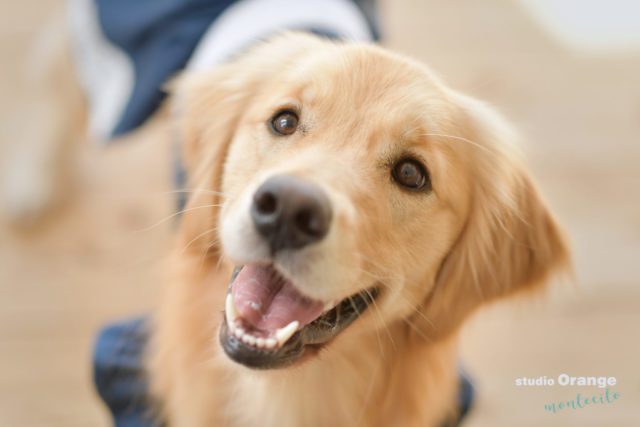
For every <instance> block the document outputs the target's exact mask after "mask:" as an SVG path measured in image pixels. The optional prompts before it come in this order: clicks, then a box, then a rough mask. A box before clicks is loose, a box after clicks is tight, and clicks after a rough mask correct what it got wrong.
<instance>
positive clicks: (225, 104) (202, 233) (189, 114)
mask: <svg viewBox="0 0 640 427" xmlns="http://www.w3.org/2000/svg"><path fill="white" fill-rule="evenodd" d="M233 68H234V67H233V66H231V65H226V66H223V67H221V68H219V69H217V70H215V71H211V72H207V73H202V74H196V75H185V76H183V77H181V78H180V79H179V80H177V81H176V82H174V85H173V87H174V94H173V105H172V106H173V115H174V121H175V123H176V125H177V126H176V128H177V129H176V131H175V134H176V136H177V137H178V138H179V140H180V143H181V149H182V159H181V160H182V163H183V165H182V166H183V167H184V168H185V169H186V175H187V183H186V189H185V191H187V195H188V201H187V204H186V206H185V209H184V211H183V213H182V219H181V232H180V244H181V247H182V248H184V249H185V250H195V251H202V250H203V249H204V250H209V249H211V250H215V249H216V247H215V246H213V247H211V248H209V247H208V245H207V244H206V242H212V241H214V240H215V238H216V235H217V234H216V233H215V231H214V230H215V227H216V225H217V213H218V210H219V208H218V206H219V205H220V204H221V203H222V202H223V197H222V196H221V193H220V188H221V180H222V173H223V167H224V160H225V158H226V155H227V150H228V147H229V144H230V143H231V140H232V139H233V136H234V133H235V129H236V127H237V124H238V121H239V119H240V115H241V112H242V107H243V105H245V103H246V102H247V101H248V98H249V96H250V93H249V91H248V90H240V91H238V90H237V89H236V88H235V87H234V86H235V85H234V84H233V81H232V79H231V77H232V76H234V74H233V73H234V70H233Z"/></svg>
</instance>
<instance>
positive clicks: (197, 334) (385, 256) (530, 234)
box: [148, 33, 569, 427]
mask: <svg viewBox="0 0 640 427" xmlns="http://www.w3.org/2000/svg"><path fill="white" fill-rule="evenodd" d="M174 86H175V88H174V89H175V94H174V98H173V110H174V111H175V112H176V113H177V115H178V116H179V119H178V123H177V129H178V134H179V135H180V137H181V139H182V141H183V142H184V157H185V163H186V166H187V169H188V172H189V177H190V188H191V190H192V196H191V198H190V200H189V202H188V206H187V209H186V211H185V213H184V215H183V219H182V224H181V229H180V232H179V242H178V244H177V245H176V250H175V254H174V255H173V258H172V262H171V268H172V273H171V276H170V279H169V280H168V284H167V287H166V292H165V294H164V296H163V299H162V303H161V307H160V308H159V310H158V312H157V315H156V317H155V327H154V335H153V343H152V347H151V349H150V352H149V354H150V359H149V365H148V366H149V372H150V376H151V377H150V378H151V384H152V390H153V394H154V396H155V397H156V398H157V400H158V401H159V408H160V411H161V413H162V415H163V417H165V419H166V420H167V421H168V422H169V424H170V425H174V426H224V425H227V426H274V427H275V426H278V427H294V426H295V427H299V426H355V425H361V426H389V425H398V426H438V425H441V424H442V423H443V422H446V421H455V401H456V393H457V388H458V378H459V377H458V372H457V363H458V360H457V357H456V335H457V331H458V330H459V328H460V326H461V324H462V323H463V322H464V320H465V319H466V318H467V317H468V316H469V314H470V313H471V312H472V311H473V310H474V309H476V308H477V307H479V306H481V305H483V304H486V303H488V302H490V301H493V300H495V299H497V298H500V297H504V296H507V295H511V294H514V293H516V292H519V291H524V290H532V289H536V288H537V287H539V286H540V285H541V284H542V283H543V282H544V281H545V280H546V279H547V278H548V276H549V274H550V273H551V272H552V271H553V270H554V269H556V268H558V267H562V266H563V265H566V264H567V263H568V258H569V255H568V249H567V244H566V241H565V237H564V234H563V232H562V231H561V229H560V227H559V226H558V224H557V222H556V220H555V219H554V218H553V216H552V215H551V213H550V212H549V210H548V208H547V207H546V205H545V203H544V202H543V200H542V199H541V196H540V194H539V192H538V190H537V189H536V186H535V185H534V183H533V182H532V179H531V177H530V176H529V174H528V173H527V171H526V170H525V168H524V166H523V163H522V161H521V159H520V157H519V154H518V151H517V148H516V145H517V137H516V136H515V135H514V134H513V133H512V132H511V131H510V130H509V128H508V126H506V125H505V123H504V122H503V120H502V119H501V118H500V117H499V116H498V115H497V114H496V113H494V112H493V111H492V110H491V109H489V108H488V107H487V106H486V105H484V104H482V103H481V102H479V101H476V100H474V99H471V98H469V97H467V96H464V95H462V94H460V93H458V92H455V91H453V90H451V89H449V88H448V87H446V86H445V85H444V84H443V83H442V82H441V81H440V80H439V79H438V78H437V77H435V76H434V74H433V73H432V72H431V71H430V70H429V69H428V68H426V67H425V66H423V65H421V64H419V63H418V62H415V61H413V60H411V59H408V58H405V57H402V56H399V55H396V54H393V53H390V52H388V51H387V50H385V49H383V48H380V47H376V46H372V45H365V44H357V43H335V42H329V41H325V40H322V39H319V38H316V37H314V36H310V35H303V34H296V33H288V34H283V35H280V36H278V37H275V38H273V39H271V40H270V41H268V42H265V43H262V44H260V45H258V46H255V47H254V48H252V49H251V50H249V51H248V52H247V53H245V54H243V55H242V56H241V57H239V58H237V59H236V60H234V61H232V62H230V63H227V64H225V65H223V66H220V67H219V68H217V69H215V70H213V71H210V72H205V73H202V74H197V75H188V76H184V77H183V78H182V79H179V80H178V81H177V82H176V83H175V85H174Z"/></svg>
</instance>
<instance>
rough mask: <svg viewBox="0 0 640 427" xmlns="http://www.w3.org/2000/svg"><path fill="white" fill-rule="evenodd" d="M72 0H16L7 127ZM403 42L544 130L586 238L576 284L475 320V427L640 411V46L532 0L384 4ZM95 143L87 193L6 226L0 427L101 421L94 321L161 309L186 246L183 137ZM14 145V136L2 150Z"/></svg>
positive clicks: (8, 8)
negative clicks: (606, 45)
mask: <svg viewBox="0 0 640 427" xmlns="http://www.w3.org/2000/svg"><path fill="white" fill-rule="evenodd" d="M61 4H62V2H61V1H59V0H47V1H46V2H43V1H41V0H21V1H9V0H0V20H2V21H1V24H0V49H1V50H0V58H2V67H1V68H0V70H2V71H0V73H2V77H3V78H2V79H0V91H1V92H0V93H2V96H1V97H0V120H1V122H0V137H1V138H2V146H0V148H4V149H6V148H7V146H9V145H10V144H19V143H20V129H21V128H22V127H24V126H34V123H33V118H29V117H25V115H21V113H20V111H21V110H20V108H17V106H19V105H20V102H21V101H23V100H25V99H28V96H27V88H25V85H24V84H22V83H21V79H20V77H21V75H22V72H21V68H20V64H21V63H22V61H23V60H24V52H25V50H26V49H27V40H28V39H29V38H30V37H31V36H32V35H33V34H34V32H35V29H36V28H38V27H39V26H40V25H41V23H42V22H44V20H45V18H46V17H47V16H48V15H49V14H50V13H51V12H52V11H54V9H56V8H59V7H60V5H61ZM382 6H383V16H384V24H385V30H386V31H385V33H386V35H387V40H386V42H385V43H386V44H387V45H388V46H390V47H392V48H394V49H395V50H398V51H401V52H405V53H407V54H410V55H412V56H415V57H417V58H418V59H420V60H423V61H425V62H427V63H428V64H430V65H431V67H432V68H433V69H434V70H436V71H437V72H438V73H439V74H440V75H441V76H442V77H443V78H444V79H445V80H446V81H448V82H449V83H450V84H451V85H452V86H454V87H456V88H458V89H461V90H463V91H466V92H469V93H471V94H473V95H475V96H477V97H480V98H482V99H485V100H487V101H489V102H490V103H492V104H493V105H495V106H497V108H498V109H499V110H501V111H502V112H503V113H504V114H505V115H506V116H507V117H509V118H510V119H511V120H512V121H514V122H515V123H516V124H518V126H519V127H520V129H521V130H522V132H523V133H524V135H526V137H527V139H528V140H529V141H531V144H530V145H529V146H528V147H527V150H526V151H527V154H528V159H529V161H530V162H529V163H530V165H531V167H532V169H533V171H534V174H535V176H536V178H537V180H538V181H539V183H540V184H541V187H542V189H543V191H544V192H545V194H546V195H547V198H548V199H549V201H550V203H551V205H552V207H553V209H554V211H555V212H556V213H557V215H558V216H559V218H560V219H561V221H562V222H563V223H564V224H565V226H566V228H567V229H568V231H569V233H570V234H571V237H572V240H573V246H574V250H575V266H576V277H577V285H578V286H572V285H570V284H567V283H560V282H558V283H553V284H552V285H553V286H551V292H549V295H548V296H547V297H546V298H541V299H540V300H536V301H534V302H531V301H511V302H510V303H509V304H501V305H499V306H495V307H492V308H490V309H487V310H484V311H483V312H481V313H479V314H478V315H477V316H476V317H475V318H474V320H473V322H472V323H471V324H469V325H468V326H467V327H466V328H465V329H464V333H463V339H462V343H461V346H462V353H463V362H464V364H465V366H466V367H467V370H468V371H469V372H470V373H471V375H472V376H473V378H474V382H475V385H476V388H477V392H478V400H477V405H476V407H475V408H474V410H473V412H472V414H471V415H470V416H469V417H468V419H467V422H466V423H465V424H464V425H465V426H515V425H518V426H521V425H523V426H539V425H553V426H573V425H575V426H614V425H615V426H637V425H640V403H639V402H640V369H639V368H638V361H639V360H640V340H639V339H638V337H639V335H638V327H639V326H640V286H639V285H640V191H638V188H639V184H640V179H639V178H638V176H639V174H638V171H637V169H638V163H639V161H640V52H636V54H635V55H626V56H622V55H617V56H607V57H589V56H584V55H578V54H576V53H573V52H572V51H570V50H568V49H566V48H565V47H563V46H562V45H560V44H558V42H556V41H554V40H553V39H551V38H550V37H549V36H547V35H545V33H543V32H542V30H541V29H540V28H539V27H537V25H536V24H535V22H533V21H532V20H531V19H530V18H529V17H528V16H527V15H526V14H525V13H524V11H523V10H521V9H519V8H518V3H516V2H509V1H506V0H491V1H486V2H465V3H464V6H463V5H462V3H460V2H452V1H450V0H439V1H424V2H423V1H420V2H419V1H417V0H414V1H409V0H402V1H393V2H392V1H390V0H386V1H383V2H382ZM143 134H145V135H142V136H139V137H138V138H136V141H137V142H136V143H133V144H124V145H120V146H117V147H111V148H109V149H108V150H102V149H99V148H97V147H86V148H84V149H83V150H82V156H81V164H82V165H83V166H82V167H81V169H80V172H79V175H80V179H79V180H78V184H77V185H76V187H75V188H74V189H73V194H72V200H71V202H69V203H68V204H67V206H66V207H65V208H64V209H62V210H60V211H58V213H57V214H55V215H52V217H51V218H50V219H49V220H48V221H47V222H46V223H45V224H43V225H42V226H41V227H39V228H37V229H35V230H32V231H30V232H25V231H24V230H23V231H19V230H11V229H9V228H7V227H2V228H0V427H4V426H65V427H66V426H102V425H108V423H109V419H108V417H107V415H106V413H105V410H104V408H103V407H102V406H101V405H100V404H99V402H98V400H97V399H96V396H95V392H94V391H93V388H92V385H91V371H90V352H91V345H92V339H93V336H94V333H95V331H96V330H97V329H98V328H99V326H100V325H101V324H104V323H105V322H108V321H109V320H112V319H116V318H121V317H127V316H132V315H135V314H138V313H143V312H145V311H148V310H149V309H150V308H151V307H152V306H153V303H154V298H155V290H156V283H158V281H159V279H160V278H159V277H158V274H159V273H158V271H159V268H158V267H159V266H161V264H162V261H163V254H164V253H166V248H168V247H169V246H170V244H171V222H170V221H169V222H165V223H162V224H160V225H158V226H155V227H150V226H152V225H153V224H155V223H157V222H158V221H159V220H161V219H162V218H164V217H165V216H166V215H167V214H168V213H169V211H170V207H171V197H172V195H171V194H168V193H167V192H168V191H170V190H171V184H170V181H169V176H168V175H169V162H170V156H169V155H168V149H167V141H166V138H165V137H164V133H163V132H162V129H158V128H155V129H153V128H152V129H147V130H145V131H143ZM2 152H3V151H0V153H2ZM561 373H567V374H569V375H571V376H586V375H596V376H615V377H616V378H617V385H616V386H615V387H612V388H611V389H612V392H613V391H615V392H618V393H619V394H620V398H619V399H618V400H617V401H615V402H613V403H610V404H607V405H598V406H590V407H586V408H583V409H575V410H574V409H565V410H563V411H561V412H560V413H557V414H551V413H549V412H547V411H545V410H544V405H545V404H547V403H552V402H559V401H567V400H570V399H573V398H574V397H575V395H576V393H578V392H580V393H581V394H582V396H584V397H591V396H599V394H600V393H602V392H603V390H602V389H599V388H593V387H589V388H580V389H578V388H572V387H561V386H557V385H556V386H554V387H529V388H523V387H516V386H515V379H516V378H518V377H522V376H526V377H539V376H547V377H554V378H555V377H557V376H558V375H559V374H561Z"/></svg>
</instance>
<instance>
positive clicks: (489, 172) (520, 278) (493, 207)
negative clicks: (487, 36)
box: [425, 103, 569, 336]
mask: <svg viewBox="0 0 640 427" xmlns="http://www.w3.org/2000/svg"><path fill="white" fill-rule="evenodd" d="M466 114H468V116H467V117H468V119H469V120H470V122H468V123H470V125H468V126H467V129H466V131H467V132H470V135H469V136H468V139H469V140H474V141H483V142H480V143H482V144H483V145H484V146H485V147H487V150H480V152H477V151H476V152H475V153H474V155H475V156H478V157H476V158H475V161H474V162H473V163H474V166H473V167H472V170H473V176H472V179H471V182H472V184H471V206H470V210H469V216H468V217H467V222H466V224H465V226H464V229H463V230H462V233H461V234H460V236H459V237H458V239H457V241H456V243H455V244H454V246H453V248H452V249H451V251H450V252H449V254H448V255H447V256H446V258H445V259H444V261H443V262H442V264H441V267H440V270H439V272H438V275H437V278H436V284H435V288H434V291H433V292H432V294H431V295H430V297H429V298H428V300H427V304H426V306H425V310H426V312H425V315H426V317H427V318H429V319H430V320H431V321H432V322H433V324H434V325H435V329H436V330H435V333H436V335H439V336H440V335H446V334H448V333H449V332H451V331H453V330H455V329H456V328H457V327H458V326H459V325H460V324H461V323H462V321H463V320H464V318H465V317H466V316H467V315H468V314H469V313H470V312H471V311H472V310H473V309H475V308H476V307H478V306H479V305H480V304H482V303H485V302H488V301H492V300H494V299H496V298H500V297H504V296H507V295H511V294H514V293H517V292H521V291H526V290H532V289H535V288H537V287H539V286H540V285H541V284H543V283H544V282H545V280H546V279H547V278H548V277H549V275H550V273H552V272H553V271H554V270H555V269H556V268H558V267H561V266H567V265H568V264H569V251H568V247H567V242H566V238H565V235H564V233H563V231H562V230H561V228H560V227H559V225H558V223H557V222H556V220H555V218H554V217H553V215H552V214H551V212H550V211H549V209H548V208H547V206H546V204H545V202H544V201H543V199H542V197H541V195H540V193H539V191H538V189H537V188H536V186H535V184H534V183H533V181H532V179H531V177H530V175H529V174H528V173H527V171H526V170H525V168H524V166H523V165H522V163H521V162H520V161H519V156H518V155H517V154H516V153H515V152H514V151H513V146H512V144H513V141H511V140H510V139H512V138H514V136H513V134H512V133H511V132H510V131H509V130H508V129H507V128H506V126H504V124H503V122H502V120H501V119H500V118H499V117H498V116H497V115H495V114H493V113H492V112H491V111H488V110H487V109H486V107H484V106H482V105H480V104H476V103H473V104H470V105H469V109H468V110H467V112H466Z"/></svg>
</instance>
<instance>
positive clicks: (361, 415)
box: [356, 360, 380, 426]
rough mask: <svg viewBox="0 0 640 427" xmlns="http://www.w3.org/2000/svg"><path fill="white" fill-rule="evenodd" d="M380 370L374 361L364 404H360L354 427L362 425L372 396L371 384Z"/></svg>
mask: <svg viewBox="0 0 640 427" xmlns="http://www.w3.org/2000/svg"><path fill="white" fill-rule="evenodd" d="M379 369H380V361H379V360H376V362H375V364H374V365H373V372H372V373H371V378H370V379H369V386H368V387H367V391H366V393H365V395H364V402H362V408H360V413H359V414H358V421H357V423H356V426H360V425H362V421H363V419H364V414H365V413H366V411H367V405H368V404H369V400H370V399H371V395H372V394H373V383H374V382H375V380H376V377H377V376H378V370H379Z"/></svg>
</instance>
